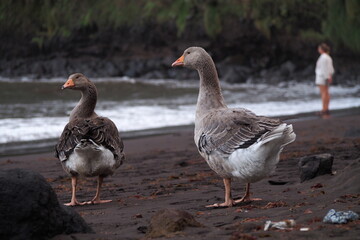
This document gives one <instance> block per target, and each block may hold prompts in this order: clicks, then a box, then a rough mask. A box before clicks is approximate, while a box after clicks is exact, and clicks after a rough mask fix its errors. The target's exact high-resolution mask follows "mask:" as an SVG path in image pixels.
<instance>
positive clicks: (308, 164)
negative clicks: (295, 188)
mask: <svg viewBox="0 0 360 240" xmlns="http://www.w3.org/2000/svg"><path fill="white" fill-rule="evenodd" d="M333 160H334V156H332V155H331V154H329V153H324V154H317V155H311V156H305V157H302V158H300V160H299V170H300V181H301V182H304V181H306V180H310V179H312V178H315V177H317V176H320V175H324V174H331V173H332V165H333Z"/></svg>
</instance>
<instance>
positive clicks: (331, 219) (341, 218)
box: [323, 209, 359, 224]
mask: <svg viewBox="0 0 360 240" xmlns="http://www.w3.org/2000/svg"><path fill="white" fill-rule="evenodd" d="M357 219H359V215H358V214H357V213H355V212H353V211H347V212H344V211H338V212H336V211H335V209H330V210H329V212H328V213H327V214H326V215H325V217H324V219H323V222H324V223H339V224H342V223H347V222H349V221H354V220H357Z"/></svg>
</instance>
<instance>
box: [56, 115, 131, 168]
mask: <svg viewBox="0 0 360 240" xmlns="http://www.w3.org/2000/svg"><path fill="white" fill-rule="evenodd" d="M81 139H91V140H93V141H94V142H95V143H96V144H99V145H103V146H104V147H105V148H107V149H109V150H110V151H111V152H112V153H113V154H114V158H115V160H117V161H119V165H120V164H121V163H122V161H123V159H124V157H125V156H124V153H123V149H124V144H123V142H122V140H121V138H120V135H119V131H118V129H117V127H116V126H115V124H114V123H113V122H112V121H111V120H110V119H108V118H105V117H96V118H92V119H75V120H73V121H71V122H69V123H68V124H67V125H66V126H65V128H64V130H63V132H62V134H61V136H60V139H59V141H58V144H57V145H56V146H55V155H56V157H58V158H59V159H60V160H61V161H65V160H67V159H68V157H69V156H70V154H71V153H72V152H73V151H74V148H75V147H76V145H77V144H78V143H79V142H80V141H81Z"/></svg>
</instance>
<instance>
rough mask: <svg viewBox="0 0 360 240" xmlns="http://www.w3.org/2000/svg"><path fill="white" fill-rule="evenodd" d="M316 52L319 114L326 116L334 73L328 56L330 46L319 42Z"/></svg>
mask: <svg viewBox="0 0 360 240" xmlns="http://www.w3.org/2000/svg"><path fill="white" fill-rule="evenodd" d="M318 52H319V54H320V57H319V58H318V60H317V62H316V68H315V74H316V78H315V84H316V85H317V86H319V89H320V95H321V100H322V110H321V112H320V115H322V116H328V115H329V113H330V112H329V103H330V94H329V85H330V84H331V83H332V75H333V74H334V67H333V61H332V58H331V57H330V55H329V54H330V47H329V46H328V45H327V44H325V43H321V44H320V45H319V46H318Z"/></svg>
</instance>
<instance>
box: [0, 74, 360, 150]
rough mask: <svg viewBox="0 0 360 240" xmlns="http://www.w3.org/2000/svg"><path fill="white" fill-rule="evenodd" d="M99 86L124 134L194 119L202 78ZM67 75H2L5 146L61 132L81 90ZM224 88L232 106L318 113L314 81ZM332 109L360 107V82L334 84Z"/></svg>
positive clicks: (0, 121)
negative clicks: (67, 86) (65, 85)
mask: <svg viewBox="0 0 360 240" xmlns="http://www.w3.org/2000/svg"><path fill="white" fill-rule="evenodd" d="M91 80H92V81H93V82H94V83H95V84H96V86H97V88H98V103H97V106H96V112H97V114H98V115H101V116H105V117H108V118H110V119H111V120H113V121H114V122H115V124H116V125H117V127H118V129H119V130H120V131H121V132H128V131H134V130H145V129H152V128H161V127H168V126H179V125H189V124H193V123H194V117H195V106H196V100H197V95H198V87H199V82H198V80H151V79H131V78H127V77H122V78H98V79H91ZM65 81H66V79H61V78H51V79H31V78H22V79H4V78H1V79H0V144H7V143H12V142H23V141H33V140H41V139H53V138H57V137H59V136H60V134H61V132H62V130H63V128H64V126H65V125H66V123H67V122H68V118H69V114H70V112H71V110H72V109H73V108H74V106H75V105H76V104H77V102H78V100H79V99H80V93H79V92H78V91H73V90H61V86H62V84H63V83H64V82H65ZM221 88H222V91H223V95H224V98H225V101H226V103H227V104H228V106H229V107H242V108H247V109H249V110H251V111H253V112H254V113H256V114H258V115H265V116H282V115H293V114H298V113H306V112H313V111H319V110H320V109H321V101H320V97H319V92H318V89H317V88H316V86H315V85H314V83H313V82H312V81H311V82H310V81H309V82H300V83H299V82H295V81H289V82H282V83H278V84H275V85H274V84H251V83H244V84H229V83H222V84H221ZM330 91H331V97H332V99H331V105H330V107H331V109H333V110H335V109H346V108H353V107H360V86H349V85H348V86H341V85H338V86H331V88H330Z"/></svg>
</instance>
